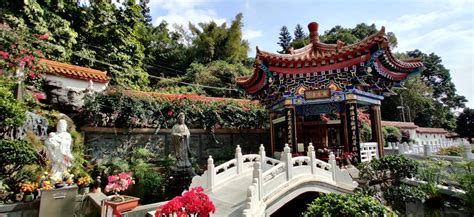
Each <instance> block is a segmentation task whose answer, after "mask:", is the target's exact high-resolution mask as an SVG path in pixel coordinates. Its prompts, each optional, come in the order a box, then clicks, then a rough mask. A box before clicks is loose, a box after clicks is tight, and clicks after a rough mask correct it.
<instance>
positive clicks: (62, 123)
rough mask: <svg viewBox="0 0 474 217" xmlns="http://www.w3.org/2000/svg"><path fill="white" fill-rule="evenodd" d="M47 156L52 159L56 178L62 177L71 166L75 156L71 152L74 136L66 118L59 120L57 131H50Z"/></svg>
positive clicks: (47, 140)
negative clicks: (68, 130) (69, 131)
mask: <svg viewBox="0 0 474 217" xmlns="http://www.w3.org/2000/svg"><path fill="white" fill-rule="evenodd" d="M44 144H45V146H46V156H47V158H48V159H49V160H51V173H52V175H53V177H54V178H56V179H62V178H63V173H64V172H65V171H66V170H67V168H68V167H69V166H71V164H72V161H73V160H74V156H73V155H72V153H71V144H72V137H71V134H69V133H68V132H67V122H66V120H63V119H61V120H59V122H58V125H57V127H56V132H54V133H50V134H49V137H48V139H46V141H45V142H44Z"/></svg>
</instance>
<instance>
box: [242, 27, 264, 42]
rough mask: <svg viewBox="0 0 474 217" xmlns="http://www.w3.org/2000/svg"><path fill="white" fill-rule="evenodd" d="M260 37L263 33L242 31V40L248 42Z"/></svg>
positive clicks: (249, 30)
mask: <svg viewBox="0 0 474 217" xmlns="http://www.w3.org/2000/svg"><path fill="white" fill-rule="evenodd" d="M262 35H263V33H262V31H260V30H252V29H244V31H243V36H242V38H243V39H246V40H250V39H254V38H258V37H261V36H262Z"/></svg>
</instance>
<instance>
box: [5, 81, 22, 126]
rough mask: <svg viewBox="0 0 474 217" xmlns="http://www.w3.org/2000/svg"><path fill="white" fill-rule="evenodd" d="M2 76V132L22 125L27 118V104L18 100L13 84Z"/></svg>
mask: <svg viewBox="0 0 474 217" xmlns="http://www.w3.org/2000/svg"><path fill="white" fill-rule="evenodd" d="M5 82H6V81H4V79H2V78H0V133H2V131H3V130H6V129H7V128H11V127H18V126H21V125H22V124H23V123H24V122H25V119H26V115H25V114H26V106H25V105H24V104H23V103H21V102H20V101H17V100H16V97H15V95H14V94H13V92H12V89H11V86H10V85H9V84H7V83H5Z"/></svg>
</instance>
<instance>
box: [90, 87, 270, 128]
mask: <svg viewBox="0 0 474 217" xmlns="http://www.w3.org/2000/svg"><path fill="white" fill-rule="evenodd" d="M132 95H133V96H129V94H127V92H125V91H115V92H113V93H101V94H98V95H95V96H91V97H89V98H87V99H86V105H85V106H84V108H85V111H84V113H83V115H84V117H83V118H82V120H83V121H85V123H86V124H88V125H90V126H101V127H124V128H130V127H131V128H133V127H139V128H171V127H172V126H173V124H174V123H175V122H176V118H177V115H178V114H179V113H180V112H183V113H185V115H186V124H187V125H188V127H189V128H200V129H211V130H212V129H215V128H243V129H254V128H264V127H266V125H267V124H266V123H267V122H268V115H267V111H266V110H265V109H264V108H263V107H262V106H260V105H258V104H255V103H248V102H236V101H232V100H222V101H209V100H195V99H187V98H179V99H166V98H163V97H154V95H153V93H147V92H138V93H137V92H135V93H134V94H132Z"/></svg>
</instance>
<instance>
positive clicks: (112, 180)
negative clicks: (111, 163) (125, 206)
mask: <svg viewBox="0 0 474 217" xmlns="http://www.w3.org/2000/svg"><path fill="white" fill-rule="evenodd" d="M107 179H108V184H107V186H105V192H113V193H115V195H114V196H113V197H112V198H111V200H112V201H124V200H125V198H124V197H122V196H120V195H119V194H118V193H119V192H122V191H125V190H127V189H128V187H130V186H131V185H133V184H135V181H134V180H133V177H132V176H131V175H130V174H129V173H123V172H122V173H119V174H117V175H111V176H109V177H108V178H107Z"/></svg>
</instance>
